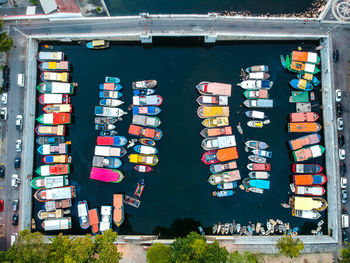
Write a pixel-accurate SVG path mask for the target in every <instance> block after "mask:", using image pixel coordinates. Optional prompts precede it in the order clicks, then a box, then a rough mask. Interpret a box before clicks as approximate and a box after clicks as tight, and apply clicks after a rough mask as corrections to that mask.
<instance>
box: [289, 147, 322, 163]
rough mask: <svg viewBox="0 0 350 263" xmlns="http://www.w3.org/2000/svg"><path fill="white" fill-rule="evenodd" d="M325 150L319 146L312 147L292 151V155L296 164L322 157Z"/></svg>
mask: <svg viewBox="0 0 350 263" xmlns="http://www.w3.org/2000/svg"><path fill="white" fill-rule="evenodd" d="M325 150H326V149H325V148H324V147H323V146H321V145H313V146H309V147H305V148H302V149H299V150H296V151H293V152H292V154H293V157H294V160H295V161H296V162H302V161H306V160H309V159H312V158H316V157H320V156H322V154H323V153H324V151H325Z"/></svg>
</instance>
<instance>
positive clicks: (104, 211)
mask: <svg viewBox="0 0 350 263" xmlns="http://www.w3.org/2000/svg"><path fill="white" fill-rule="evenodd" d="M111 228H112V206H109V205H103V206H101V220H100V232H101V234H103V233H104V232H106V231H107V230H109V229H111Z"/></svg>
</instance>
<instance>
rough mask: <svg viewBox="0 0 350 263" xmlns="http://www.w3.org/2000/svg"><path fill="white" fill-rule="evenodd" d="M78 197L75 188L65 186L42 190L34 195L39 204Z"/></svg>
mask: <svg viewBox="0 0 350 263" xmlns="http://www.w3.org/2000/svg"><path fill="white" fill-rule="evenodd" d="M75 196H76V193H75V188H74V186H63V187H57V188H51V189H46V188H40V189H39V190H37V191H36V192H35V193H34V198H35V199H36V200H38V201H39V202H46V201H54V200H62V199H70V198H74V197H75Z"/></svg>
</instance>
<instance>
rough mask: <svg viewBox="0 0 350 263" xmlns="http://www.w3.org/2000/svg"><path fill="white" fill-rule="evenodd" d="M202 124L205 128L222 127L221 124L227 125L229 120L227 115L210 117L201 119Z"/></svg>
mask: <svg viewBox="0 0 350 263" xmlns="http://www.w3.org/2000/svg"><path fill="white" fill-rule="evenodd" d="M202 125H203V126H205V127H207V128H215V127H222V126H228V125H229V121H228V118H227V117H211V118H206V119H205V120H203V121H202Z"/></svg>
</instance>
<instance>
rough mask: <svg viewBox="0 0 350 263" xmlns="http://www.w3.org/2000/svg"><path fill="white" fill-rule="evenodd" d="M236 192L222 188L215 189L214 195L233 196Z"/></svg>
mask: <svg viewBox="0 0 350 263" xmlns="http://www.w3.org/2000/svg"><path fill="white" fill-rule="evenodd" d="M234 193H235V192H234V191H233V190H221V191H214V192H213V196H217V197H226V196H231V195H233V194H234Z"/></svg>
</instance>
